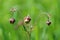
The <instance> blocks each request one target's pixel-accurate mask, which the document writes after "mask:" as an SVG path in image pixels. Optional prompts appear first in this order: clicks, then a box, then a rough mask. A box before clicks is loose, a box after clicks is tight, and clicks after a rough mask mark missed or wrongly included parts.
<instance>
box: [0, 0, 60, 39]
mask: <svg viewBox="0 0 60 40" xmlns="http://www.w3.org/2000/svg"><path fill="white" fill-rule="evenodd" d="M12 7H14V8H16V9H17V10H16V12H15V13H14V15H13V18H15V19H16V22H15V23H14V24H10V22H9V19H10V18H11V12H10V9H11V8H12ZM12 14H13V13H12ZM46 14H51V17H50V20H51V22H52V24H51V25H50V26H47V24H46V21H47V15H46ZM27 15H30V17H31V22H30V24H31V25H32V26H33V27H34V30H33V31H32V32H31V38H30V40H60V0H0V40H29V39H28V38H29V37H28V34H27V33H26V32H25V31H24V28H23V27H22V26H19V28H18V29H17V30H15V29H14V28H15V26H16V25H17V24H18V22H19V21H20V20H22V19H23V18H24V17H25V16H27ZM31 25H29V27H30V26H31Z"/></svg>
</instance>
